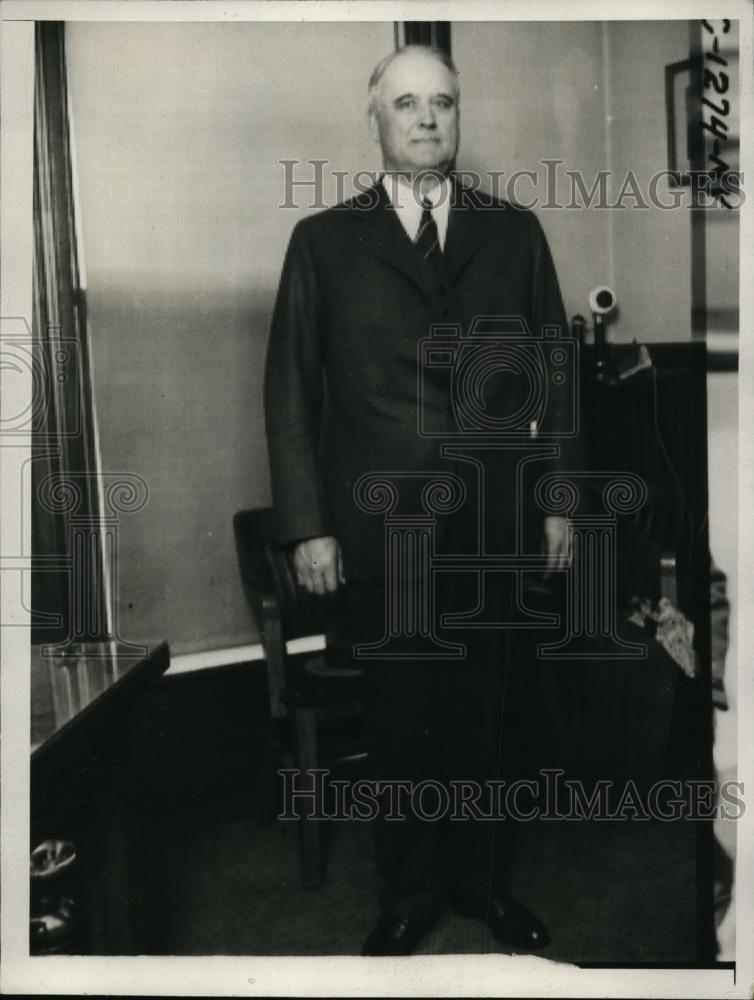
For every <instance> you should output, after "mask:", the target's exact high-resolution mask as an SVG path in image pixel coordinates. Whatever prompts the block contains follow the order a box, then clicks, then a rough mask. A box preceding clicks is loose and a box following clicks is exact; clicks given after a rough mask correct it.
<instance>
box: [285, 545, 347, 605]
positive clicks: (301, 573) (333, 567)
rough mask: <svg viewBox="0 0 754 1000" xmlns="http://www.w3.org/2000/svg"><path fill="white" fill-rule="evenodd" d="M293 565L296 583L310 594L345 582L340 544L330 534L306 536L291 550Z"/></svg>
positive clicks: (321, 592) (324, 590)
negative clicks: (320, 536) (316, 536)
mask: <svg viewBox="0 0 754 1000" xmlns="http://www.w3.org/2000/svg"><path fill="white" fill-rule="evenodd" d="M293 566H294V568H295V570H296V579H297V580H298V583H299V584H300V585H301V586H302V587H303V588H304V590H308V591H309V593H310V594H325V593H327V592H328V591H330V592H332V591H335V590H337V589H338V583H339V582H340V583H345V582H346V581H345V578H344V576H343V562H342V559H341V555H340V546H339V545H338V542H337V540H336V539H335V538H333V537H332V535H325V536H323V537H322V538H307V539H306V541H304V542H299V543H298V545H297V546H296V548H295V549H294V550H293Z"/></svg>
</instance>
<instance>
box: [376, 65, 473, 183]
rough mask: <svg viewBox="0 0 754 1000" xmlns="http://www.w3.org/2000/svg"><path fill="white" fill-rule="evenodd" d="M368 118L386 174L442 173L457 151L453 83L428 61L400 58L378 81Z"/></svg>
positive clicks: (443, 68)
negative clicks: (376, 139)
mask: <svg viewBox="0 0 754 1000" xmlns="http://www.w3.org/2000/svg"><path fill="white" fill-rule="evenodd" d="M370 117H371V122H372V129H373V132H374V134H375V137H376V138H378V139H379V142H380V145H381V146H382V156H383V161H384V165H385V169H386V170H393V171H406V172H409V173H410V174H411V175H412V176H416V175H417V174H420V173H421V172H422V171H423V170H441V171H445V170H447V168H448V166H449V165H450V163H451V162H452V160H453V157H454V156H455V155H456V152H457V150H458V136H459V128H458V91H457V83H456V78H455V76H454V75H453V73H451V72H450V70H449V69H448V68H447V67H446V66H443V64H442V63H441V62H440V61H439V60H438V59H435V58H433V57H432V56H429V55H424V54H423V53H416V52H414V53H407V54H406V55H405V56H399V57H398V58H397V59H395V60H394V61H393V62H391V63H390V65H389V66H388V68H387V69H386V70H385V73H384V75H383V77H382V79H381V80H380V83H379V86H378V89H377V95H376V100H375V102H374V105H373V107H372V109H371V113H370Z"/></svg>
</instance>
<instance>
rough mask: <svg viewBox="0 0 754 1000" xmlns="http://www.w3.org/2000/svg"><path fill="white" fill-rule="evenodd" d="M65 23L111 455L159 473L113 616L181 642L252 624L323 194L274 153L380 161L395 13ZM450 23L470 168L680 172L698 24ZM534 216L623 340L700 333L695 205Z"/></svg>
mask: <svg viewBox="0 0 754 1000" xmlns="http://www.w3.org/2000/svg"><path fill="white" fill-rule="evenodd" d="M67 34H68V56H69V78H70V90H71V104H72V111H73V120H74V129H75V137H76V145H77V161H78V178H79V185H78V186H79V192H80V203H81V215H82V241H83V247H84V250H85V254H86V264H87V272H88V295H89V305H90V319H91V330H90V336H91V339H92V351H93V358H94V367H95V391H96V401H97V408H98V417H99V427H100V438H101V451H102V464H103V469H104V471H106V472H114V471H117V472H133V473H137V474H139V475H140V476H142V477H143V478H144V479H145V480H146V481H147V483H148V484H149V489H150V499H149V503H148V505H147V506H146V508H145V509H144V510H143V511H141V512H139V513H137V514H132V515H123V517H122V521H121V530H120V561H119V580H118V585H117V595H118V600H117V614H118V621H119V629H120V631H121V634H122V635H123V636H124V637H125V638H127V639H129V640H131V641H147V642H153V641H156V640H159V639H162V638H167V639H168V640H169V641H170V643H171V648H172V650H173V652H174V653H181V652H188V651H192V650H201V649H210V648H213V647H222V646H229V645H236V644H239V643H244V642H248V641H251V640H253V639H255V638H256V636H255V632H254V628H253V626H252V623H251V621H250V619H249V613H248V610H247V608H246V606H245V603H244V600H243V597H242V594H241V590H240V583H239V578H238V570H237V566H236V556H235V551H234V546H233V537H232V526H231V523H232V517H233V514H234V513H235V511H237V510H239V509H241V508H245V507H255V506H262V505H265V504H267V503H269V499H270V494H269V482H268V471H267V455H266V447H265V442H264V430H263V418H262V401H261V384H262V383H261V379H262V370H263V363H264V354H265V346H266V340H267V333H268V326H269V318H270V313H271V309H272V303H273V299H274V294H275V289H276V285H277V280H278V276H279V273H280V267H281V264H282V258H283V254H284V251H285V246H286V243H287V240H288V237H289V235H290V231H291V228H292V227H293V225H294V223H295V221H296V220H297V219H298V218H300V217H301V215H303V214H306V213H307V212H309V211H311V210H312V209H310V208H307V207H305V206H304V207H301V208H299V209H296V210H293V209H287V210H283V209H280V208H278V207H277V206H278V205H279V203H280V202H281V201H282V200H283V197H284V190H283V183H282V181H283V169H282V167H281V166H280V164H279V162H278V161H279V160H281V159H295V158H299V159H301V160H309V159H315V158H319V159H326V160H328V161H329V164H328V168H332V169H337V170H347V171H353V170H357V169H367V170H374V169H377V168H379V166H380V163H379V155H378V150H377V148H376V147H375V146H374V144H373V143H372V140H371V138H370V136H369V133H368V129H367V124H366V116H365V105H366V79H367V77H368V75H369V72H370V71H371V68H372V66H373V65H374V64H375V63H376V61H377V60H378V59H379V58H380V57H381V56H382V55H384V54H386V53H387V52H389V51H390V50H391V49H392V47H393V25H392V23H390V22H383V23H369V24H359V23H347V24H338V23H328V24H293V23H289V24H286V25H280V24H275V23H257V24H254V23H245V24H232V23H226V24H161V25H158V24H150V25H139V24H126V23H122V24H96V23H83V22H79V23H77V24H70V25H68V26H67ZM452 35H453V39H452V42H453V54H454V58H455V61H456V63H457V66H458V69H459V73H460V78H461V86H462V100H461V107H462V129H461V132H462V141H461V151H460V153H459V158H458V166H459V167H460V168H462V169H470V170H476V171H479V172H481V173H484V172H485V171H488V170H501V171H505V174H506V176H507V177H509V176H510V174H511V173H512V172H514V171H516V170H531V169H537V170H539V171H540V172H543V170H544V169H545V168H543V167H542V166H541V164H542V161H543V160H546V159H559V160H562V161H563V164H562V167H561V169H562V170H566V169H569V170H577V171H580V172H581V174H582V175H583V176H584V179H585V181H586V183H587V187H589V186H591V183H592V181H593V180H594V178H595V176H596V175H597V172H598V171H599V170H604V169H611V170H612V171H613V174H614V177H616V178H621V177H622V176H623V175H624V174H625V172H626V171H627V170H629V169H631V170H633V171H634V172H635V173H636V175H637V177H638V179H639V181H640V183H642V184H643V185H644V186H646V185H647V184H648V182H649V178H650V177H651V175H652V174H653V173H654V172H655V171H657V170H662V169H665V167H666V165H667V164H666V142H665V108H664V89H663V88H664V66H665V64H666V63H667V62H671V61H674V60H677V59H681V58H684V56H685V55H686V54H687V51H688V24H687V22H685V21H679V22H651V23H642V22H611V23H607V24H600V23H589V22H563V23H509V24H501V23H483V24H478V23H472V22H461V23H454V24H453V26H452ZM349 81H352V85H351V84H350V83H349ZM298 176H311V168H310V167H306V166H304V167H302V170H301V174H299V175H298ZM560 176H561V178H562V175H560ZM613 183H615V182H613ZM618 183H619V182H618ZM518 190H519V191H520V193H521V195H523V196H524V197H528V196H529V195H530V194H531V193H532V190H531V187H530V186H529V187H527V185H526V183H525V182H523V183H522V184H521V186H520V188H519V189H518ZM539 190H540V193H542V192H543V190H544V189H541V188H540V189H539ZM611 190H612V191H613V193H615V192H614V187H613V188H612V189H611ZM660 190H661V192H662V191H663V190H664V189H663V188H660ZM558 192H559V193H560V194H561V195H563V194H565V195H566V196H567V195H568V189H567V188H566V189H565V191H563V189H562V188H560V187H559V188H558ZM346 193H348V189H347V190H346ZM302 195H304V196H305V201H306V203H307V204H308V197H309V196H308V193H304V192H302ZM326 199H327V200H329V201H334V200H335V198H334V191H332V190H331V191H329V192H326ZM537 213H538V215H539V217H540V219H541V221H542V223H543V225H544V227H545V231H546V233H547V236H548V239H549V241H550V244H551V247H552V251H553V255H554V258H555V262H556V266H557V269H558V273H559V277H560V281H561V285H562V289H563V295H564V299H565V302H566V308H567V311H568V315H569V316H570V315H572V314H574V313H575V312H581V313H583V314H585V315H587V314H588V306H587V296H588V293H589V291H590V290H591V289H592V288H593V287H594V286H595V285H598V284H601V283H611V284H613V286H614V288H615V290H616V293H617V296H618V300H619V303H620V311H619V314H618V316H617V317H616V319H615V321H614V322H613V324H612V325H611V328H610V329H611V337H612V338H613V339H616V340H630V339H632V338H633V337H636V338H637V339H640V340H648V341H652V340H654V341H659V340H674V339H688V338H689V337H690V335H691V330H690V260H689V225H690V220H689V218H688V214H687V212H686V211H685V210H680V211H674V212H663V211H661V210H658V209H649V210H647V211H633V210H631V209H626V210H623V211H616V210H605V209H600V208H595V207H592V208H588V209H584V208H575V209H548V208H545V207H540V208H539V209H537ZM731 252H732V253H733V255H734V256H735V248H733V250H732V251H731ZM731 378H733V379H734V380H735V376H732V377H731ZM714 388H715V394H714V396H711V398H710V428H711V431H710V434H711V437H710V444H711V445H712V444H713V442H714V441H722V440H725V441H727V442H728V448H729V449H731V450H732V447H733V441H734V440H735V437H734V436H733V437H731V435H733V434H734V427H733V426H731V411H730V393H722V394H721V393H719V392H717V383H715V386H714ZM729 465H730V463H722V464H721V465H720V467H719V468H717V467H716V470H715V473H716V478H715V488H714V489H713V490H711V507H710V517H711V526H712V533H713V544H715V543H717V547H718V550H719V552H720V554H719V555H718V554H717V553H716V558H717V559H718V561H719V562H720V564H721V566H722V567H723V568H724V569H726V570H728V571H729V572H730V570H729V567H728V566H727V565H726V564H725V558H728V557H727V556H725V557H723V553H724V552H728V553H729V552H730V550H731V546H730V539H728V540H727V541H723V542H722V543H721V541H720V539H721V537H722V536H721V535H720V531H719V529H718V527H716V526H717V525H722V523H723V521H727V522H728V523H730V521H729V512H728V511H727V510H724V509H723V507H722V506H721V505H722V500H723V497H724V496H725V495H726V494H727V493H728V492H729V490H730V489H731V488H732V487H731V482H732V481H731V480H730V475H731V472H730V468H729Z"/></svg>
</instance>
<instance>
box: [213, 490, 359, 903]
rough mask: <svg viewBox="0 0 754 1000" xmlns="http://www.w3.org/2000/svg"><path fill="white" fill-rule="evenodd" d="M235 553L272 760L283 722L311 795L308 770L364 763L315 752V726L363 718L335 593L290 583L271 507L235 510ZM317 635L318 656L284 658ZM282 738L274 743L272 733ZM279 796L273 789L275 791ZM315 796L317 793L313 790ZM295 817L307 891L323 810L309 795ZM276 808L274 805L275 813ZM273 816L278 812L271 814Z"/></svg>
mask: <svg viewBox="0 0 754 1000" xmlns="http://www.w3.org/2000/svg"><path fill="white" fill-rule="evenodd" d="M233 528H234V533H235V539H236V551H237V554H238V562H239V567H240V571H241V581H242V583H243V588H244V593H245V595H246V598H247V600H248V602H249V606H250V608H251V611H252V614H253V616H254V619H255V621H256V624H257V627H258V629H259V633H260V637H261V642H262V646H263V648H264V653H265V661H266V665H267V679H268V691H269V699H270V716H271V720H272V726H273V732H274V733H276V734H277V736H273V739H274V740H275V742H276V743H277V746H278V749H279V753H278V754H277V755H276V756H277V758H278V760H279V759H280V757H281V756H283V755H284V746H285V742H286V741H285V729H286V725H285V723H286V721H288V720H290V719H292V720H293V722H294V728H295V741H294V759H295V765H296V768H297V769H298V771H299V772H300V773H299V774H298V775H297V776H296V784H297V787H309V783H311V787H312V788H314V789H315V790H316V789H318V787H320V786H318V784H317V782H316V781H315V776H314V775H313V773H312V772H313V771H315V770H317V769H319V768H327V767H328V766H332V765H334V764H336V763H342V762H343V761H344V760H354V759H357V758H360V757H364V756H365V752H364V751H363V748H361V747H360V745H359V744H358V743H357V744H356V745H355V746H354V744H353V743H348V744H347V745H346V746H345V747H343V746H342V745H341V746H338V747H335V748H330V751H331V752H330V753H329V754H328V756H327V757H325V756H324V755H323V752H322V749H323V748H322V747H321V745H320V724H321V723H323V722H329V721H331V720H335V719H349V718H358V717H360V716H361V715H363V711H364V706H363V680H364V677H363V672H362V670H361V668H360V667H359V666H357V665H356V664H355V663H354V662H353V660H352V657H351V647H350V637H349V634H348V628H347V619H346V615H345V610H344V602H343V597H342V592H338V593H336V594H328V595H325V596H319V595H311V594H308V593H307V592H306V591H304V590H303V589H302V588H301V587H299V586H298V584H297V583H296V577H295V573H294V570H293V563H292V554H291V552H290V551H289V550H288V549H286V548H285V547H282V546H280V545H279V544H278V542H277V539H276V530H275V515H274V511H273V510H272V509H271V508H262V509H259V510H243V511H239V512H238V513H237V514H236V515H235V517H234V519H233ZM309 636H324V638H325V648H324V650H323V651H322V652H317V653H309V654H307V655H303V656H302V655H301V654H299V655H295V654H294V655H292V654H291V653H289V652H288V649H287V644H288V643H289V642H290V641H291V640H295V639H302V638H305V637H309ZM281 733H282V738H281V736H280V734H281ZM278 791H279V787H278ZM320 791H321V787H320ZM303 801H304V807H302V806H301V803H300V802H296V803H295V809H296V812H297V814H298V815H299V816H300V826H299V828H300V835H301V854H302V875H303V881H304V884H305V885H306V886H307V888H316V887H317V886H319V885H321V883H322V877H323V868H324V865H323V851H322V842H321V826H322V822H321V820H317V819H313V818H312V816H313V815H315V814H316V812H317V811H319V810H321V807H322V805H323V803H322V802H321V801H320V796H319V794H315V795H314V796H313V797H312V798H311V799H310V800H309V801H308V803H307V802H306V800H303ZM282 805H283V803H282V802H281V803H280V806H282ZM278 811H279V810H278Z"/></svg>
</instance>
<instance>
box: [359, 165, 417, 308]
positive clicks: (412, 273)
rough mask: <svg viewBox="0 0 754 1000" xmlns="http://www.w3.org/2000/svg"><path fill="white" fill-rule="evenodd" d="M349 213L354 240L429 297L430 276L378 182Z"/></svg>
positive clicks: (360, 196) (362, 195)
mask: <svg viewBox="0 0 754 1000" xmlns="http://www.w3.org/2000/svg"><path fill="white" fill-rule="evenodd" d="M351 212H352V214H353V217H354V220H355V222H356V225H355V226H354V237H355V239H356V241H357V242H358V243H360V244H361V245H362V246H363V247H364V248H365V249H366V250H368V251H369V252H370V253H373V254H374V255H375V256H376V257H380V258H381V259H382V260H384V261H386V262H387V263H388V264H390V265H391V266H392V267H396V268H398V270H399V271H402V272H403V273H404V274H405V275H406V276H407V277H409V278H410V279H411V280H412V281H413V282H414V283H415V284H416V285H418V286H419V288H420V289H421V290H422V291H423V292H424V293H425V294H426V295H431V292H432V288H431V274H430V272H429V270H428V268H427V267H426V266H425V262H424V261H422V260H421V258H420V257H419V255H418V254H417V252H416V247H415V246H414V245H413V244H412V242H411V240H410V239H409V238H408V235H407V234H406V230H405V229H404V228H403V225H402V223H401V221H400V219H399V218H398V216H397V215H396V213H395V209H394V208H393V206H392V204H391V203H390V198H389V197H388V194H387V191H386V190H385V188H384V186H383V185H382V184H381V183H380V182H379V181H377V183H376V184H374V185H373V186H372V187H371V188H369V190H368V191H365V192H364V194H360V195H357V196H356V197H355V198H354V199H353V201H352V202H351Z"/></svg>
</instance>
